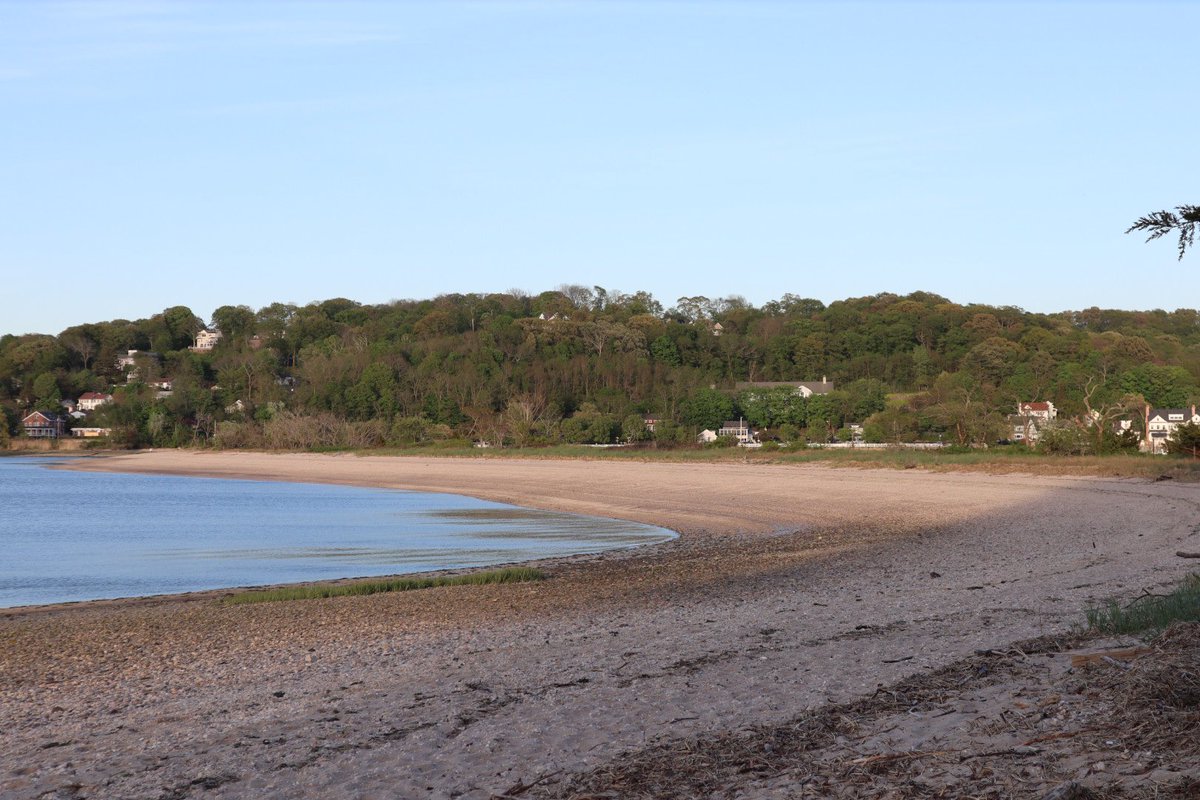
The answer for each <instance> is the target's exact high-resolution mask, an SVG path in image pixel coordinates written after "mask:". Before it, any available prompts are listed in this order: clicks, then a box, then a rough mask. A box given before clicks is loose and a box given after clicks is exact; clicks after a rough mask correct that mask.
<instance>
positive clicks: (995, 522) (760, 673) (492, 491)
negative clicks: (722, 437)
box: [0, 451, 1200, 798]
mask: <svg viewBox="0 0 1200 800" xmlns="http://www.w3.org/2000/svg"><path fill="white" fill-rule="evenodd" d="M77 468H79V469H85V470H106V471H128V472H154V473H169V474H179V475H197V476H218V477H232V478H249V479H256V480H285V481H303V482H327V483H342V484H353V485H362V486H375V487H384V488H398V489H415V490H421V491H435V492H453V493H460V494H467V495H472V496H475V497H480V498H484V499H489V500H495V501H501V502H507V503H514V504H518V505H524V506H530V507H535V508H543V509H551V510H557V511H567V512H577V513H584V514H593V515H599V516H609V517H617V518H622V519H630V520H636V521H640V522H646V523H651V524H654V525H659V526H663V527H667V528H670V529H672V530H675V531H678V532H679V533H680V537H679V538H678V539H677V540H675V541H672V542H669V543H667V544H663V545H656V546H653V547H647V548H638V549H634V550H628V551H620V552H614V553H609V554H604V555H600V556H592V557H577V558H571V559H562V560H559V561H554V562H550V563H548V564H546V570H547V572H548V573H549V578H548V579H547V580H545V581H542V582H538V583H532V584H514V585H501V586H480V587H446V588H440V589H431V590H425V591H420V592H411V593H404V594H390V595H375V596H370V597H347V598H337V599H329V600H318V601H300V602H291V603H265V604H257V605H248V606H230V607H226V606H222V605H220V604H219V602H218V598H219V596H220V594H221V593H219V592H218V593H202V594H196V595H186V596H179V597H172V598H153V599H144V600H130V601H111V602H108V601H106V602H95V603H84V604H77V605H65V606H56V607H45V608H38V609H16V610H9V611H0V719H3V720H4V725H3V730H0V753H2V754H3V755H2V756H0V761H2V769H0V797H3V798H40V797H56V798H58V797H61V798H68V797H71V798H109V797H113V798H117V797H119V798H187V797H205V798H249V797H339V798H376V797H378V798H407V797H435V798H448V797H466V798H487V797H493V796H517V795H529V794H538V793H542V794H553V793H554V792H556V791H559V789H556V788H555V787H556V786H558V787H560V789H561V788H562V787H566V786H567V785H568V784H567V781H566V779H567V778H568V777H569V776H572V775H576V774H579V773H583V772H586V771H588V770H594V769H597V768H603V767H604V766H605V765H611V764H614V763H618V762H620V761H621V760H622V759H627V758H628V756H625V755H622V754H628V753H636V752H639V751H643V750H645V749H646V748H647V747H652V746H654V745H656V744H658V745H661V744H663V743H667V742H673V741H682V740H691V739H695V738H696V737H711V736H719V735H722V734H725V733H727V732H731V731H738V730H742V729H744V728H746V727H747V726H752V725H771V724H781V723H784V722H785V721H787V720H791V719H793V718H795V717H797V716H798V715H800V714H802V713H804V712H806V711H810V710H812V709H816V708H820V707H823V706H826V705H828V704H831V703H849V702H852V701H855V700H856V699H859V698H863V697H868V696H871V695H872V694H873V693H875V692H876V690H877V689H878V688H879V687H880V686H884V685H890V684H894V683H895V682H897V681H901V680H903V679H905V678H908V677H910V676H915V675H921V674H928V673H931V672H932V671H935V670H938V669H940V668H943V667H946V666H947V665H951V664H954V663H957V662H961V661H962V660H963V659H968V658H971V657H973V656H974V655H975V654H976V653H977V651H981V650H984V651H986V650H991V649H997V648H1007V647H1008V646H1009V645H1010V643H1013V642H1017V641H1020V640H1025V639H1032V638H1034V637H1039V636H1044V635H1046V634H1054V633H1063V632H1066V631H1068V630H1069V629H1070V627H1071V626H1072V625H1078V624H1079V623H1081V622H1082V620H1083V610H1084V608H1085V607H1086V606H1087V605H1088V604H1089V603H1093V602H1097V601H1099V600H1101V599H1104V598H1108V597H1111V596H1132V595H1135V594H1137V593H1139V592H1141V591H1143V590H1147V589H1149V590H1151V591H1153V590H1158V589H1161V587H1163V586H1166V585H1168V584H1170V583H1172V582H1174V581H1176V580H1178V579H1179V578H1181V577H1182V576H1184V575H1185V574H1186V573H1187V572H1188V571H1189V567H1190V568H1191V569H1193V570H1194V569H1195V562H1190V563H1189V562H1188V561H1186V560H1183V559H1180V558H1177V557H1176V555H1175V553H1176V551H1178V550H1181V549H1186V550H1200V489H1198V488H1197V486H1196V485H1195V484H1187V483H1181V482H1178V481H1163V482H1145V481H1133V480H1117V479H1085V478H1052V477H1045V476H1021V475H995V476H993V475H985V474H976V473H972V474H966V473H939V474H933V473H925V472H921V471H918V470H908V471H889V470H856V469H832V468H828V467H816V466H797V465H757V464H740V463H720V464H696V465H693V464H684V463H659V462H637V463H634V462H617V461H584V460H578V461H568V460H545V461H542V460H523V459H522V460H517V459H498V458H497V459H493V458H488V459H438V458H388V457H358V456H352V455H311V454H257V453H196V452H177V451H161V452H148V453H136V454H129V455H119V456H110V457H104V458H96V459H88V460H85V461H83V462H82V463H80V464H79V465H78V467H77ZM956 719H957V718H956ZM914 735H918V734H914ZM921 735H927V734H921ZM879 746H881V747H882V746H883V745H882V744H880V745H879ZM891 746H896V745H894V744H893V745H891ZM909 746H915V745H912V743H911V742H910V743H909ZM534 783H536V784H537V785H536V786H533V785H531V784H534ZM563 791H565V789H563ZM797 791H798V790H797V789H796V786H795V785H789V784H787V783H786V782H783V783H780V782H778V781H777V782H775V783H759V784H753V785H751V784H746V785H745V786H744V787H742V795H743V796H747V797H750V796H762V797H789V796H797V797H799V796H820V795H819V794H814V795H807V794H800V793H797ZM593 796H603V795H593Z"/></svg>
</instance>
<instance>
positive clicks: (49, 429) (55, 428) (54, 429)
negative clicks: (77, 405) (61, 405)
mask: <svg viewBox="0 0 1200 800" xmlns="http://www.w3.org/2000/svg"><path fill="white" fill-rule="evenodd" d="M21 426H22V427H23V428H24V429H25V435H26V436H28V437H29V438H30V439H58V438H60V437H61V436H62V435H63V434H64V433H66V431H67V421H66V420H65V419H64V418H63V417H61V416H59V415H58V414H54V413H52V412H49V411H34V412H33V413H32V414H29V415H27V416H26V417H25V418H24V419H23V420H21Z"/></svg>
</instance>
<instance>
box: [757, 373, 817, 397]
mask: <svg viewBox="0 0 1200 800" xmlns="http://www.w3.org/2000/svg"><path fill="white" fill-rule="evenodd" d="M734 388H735V389H736V390H737V391H739V392H750V396H751V398H753V397H754V390H755V389H762V390H768V389H783V388H788V389H791V390H792V392H793V393H794V394H795V395H797V396H799V397H803V398H805V399H807V398H809V397H812V396H813V395H814V394H829V393H830V392H832V391H833V381H830V380H826V378H825V376H821V380H819V381H738V382H737V383H735V384H734Z"/></svg>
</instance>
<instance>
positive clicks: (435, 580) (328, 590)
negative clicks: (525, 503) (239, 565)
mask: <svg viewBox="0 0 1200 800" xmlns="http://www.w3.org/2000/svg"><path fill="white" fill-rule="evenodd" d="M545 577H546V574H545V573H544V572H542V571H541V570H539V569H534V568H533V567H506V568H504V569H493V570H487V571H485V572H470V573H467V574H466V575H440V576H437V577H432V578H389V579H387V580H378V581H356V582H354V583H321V584H312V585H307V586H284V587H281V588H278V589H253V590H250V591H247V592H238V593H237V594H233V595H230V596H229V597H226V598H224V599H223V600H222V601H221V602H222V603H224V604H225V605H244V604H246V603H273V602H278V601H282V600H313V599H317V598H322V597H353V596H361V595H368V594H380V593H382V592H411V591H415V590H417V589H433V588H435V587H438V586H482V585H485V584H491V583H526V582H529V581H540V580H543V579H544V578H545Z"/></svg>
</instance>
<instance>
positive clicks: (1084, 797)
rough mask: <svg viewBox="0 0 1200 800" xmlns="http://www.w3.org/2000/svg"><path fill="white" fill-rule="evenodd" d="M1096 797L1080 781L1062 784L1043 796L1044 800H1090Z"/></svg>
mask: <svg viewBox="0 0 1200 800" xmlns="http://www.w3.org/2000/svg"><path fill="white" fill-rule="evenodd" d="M1095 796H1096V795H1095V794H1094V793H1093V792H1092V790H1090V789H1088V788H1087V787H1086V786H1084V785H1083V784H1082V783H1080V782H1079V781H1067V782H1066V783H1060V784H1059V785H1058V786H1056V787H1054V788H1053V789H1051V790H1050V791H1049V792H1047V793H1046V794H1044V795H1043V796H1042V800H1089V798H1092V797H1095Z"/></svg>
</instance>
